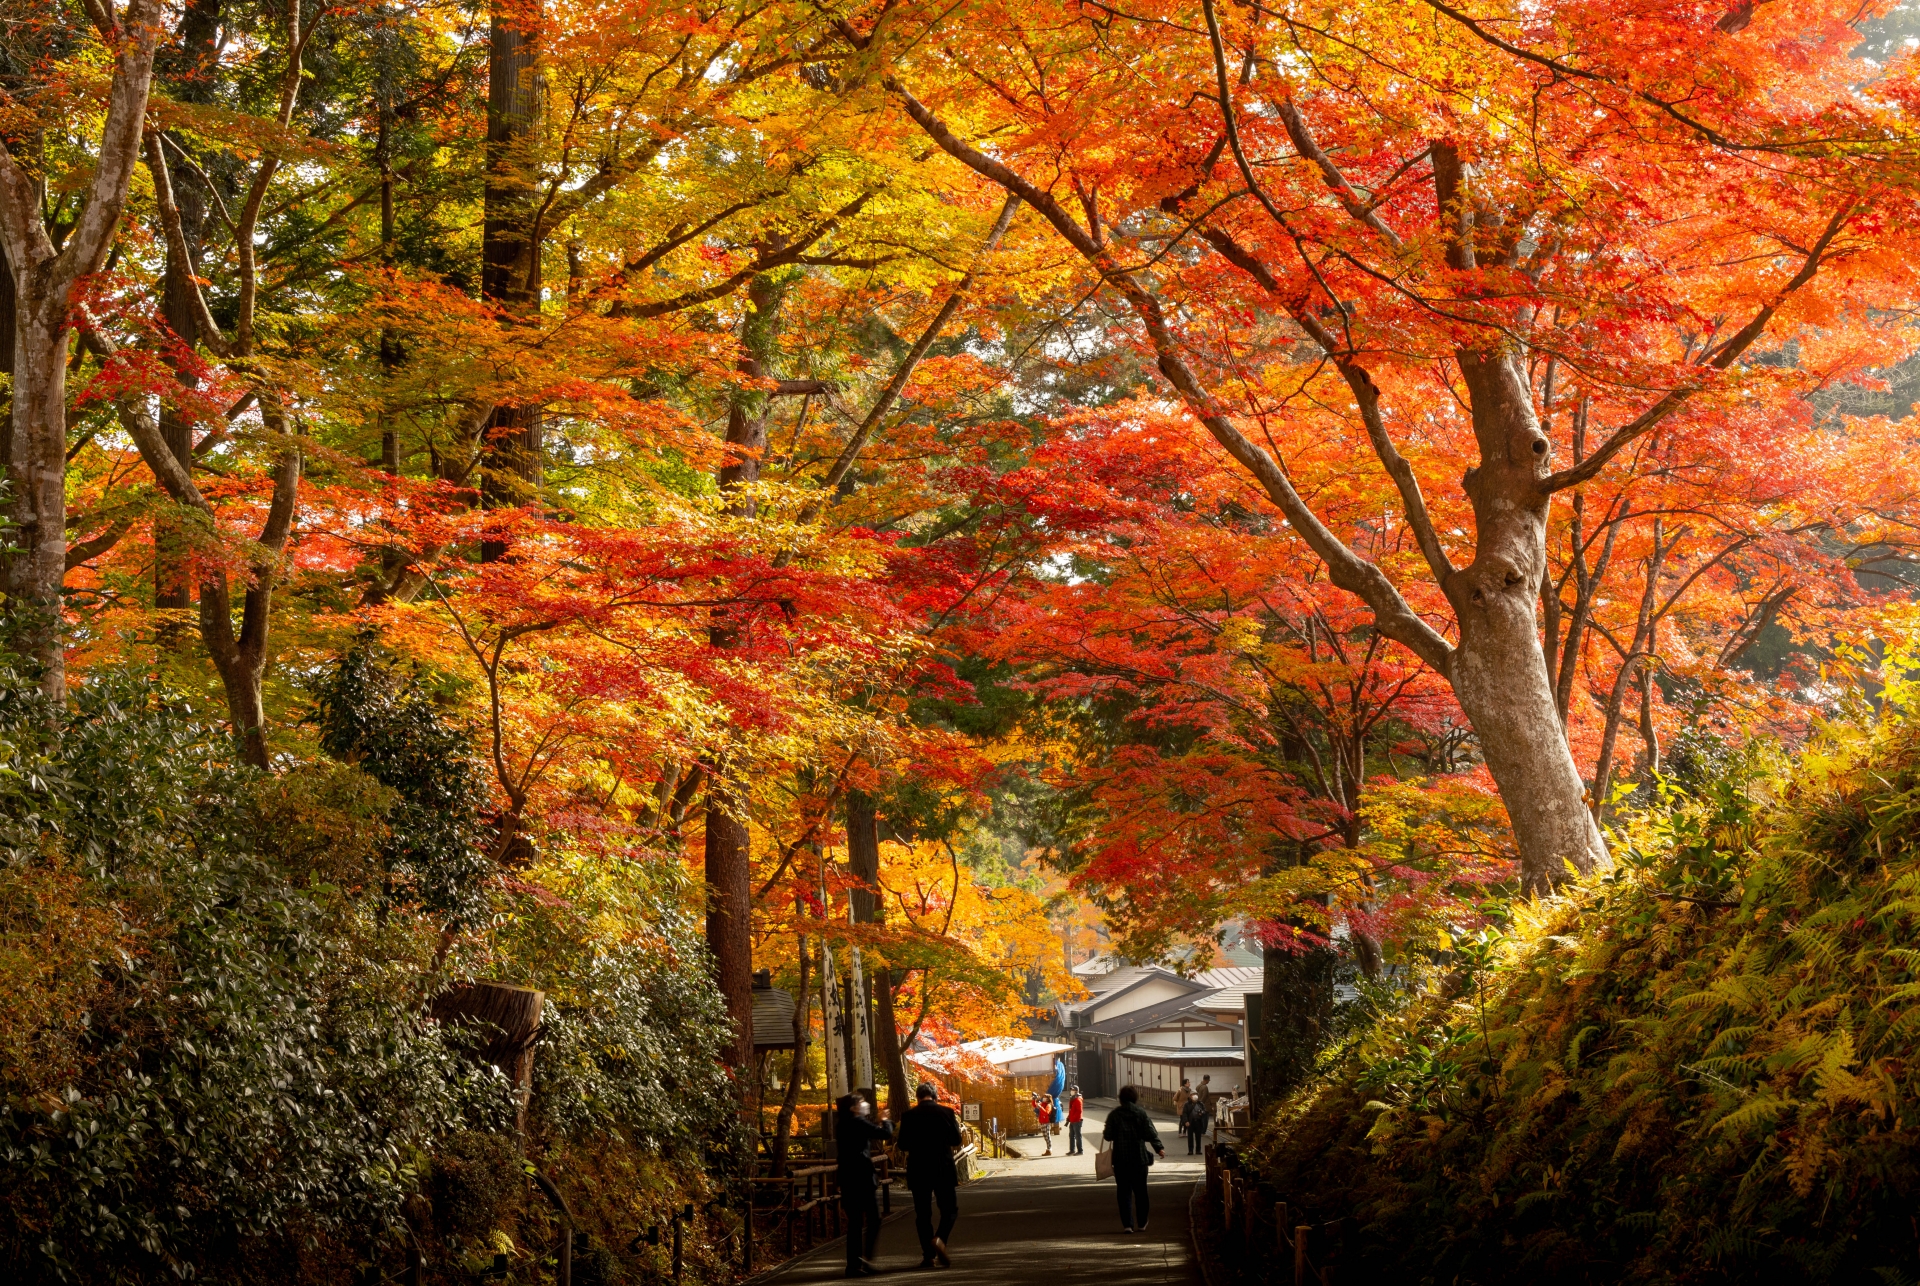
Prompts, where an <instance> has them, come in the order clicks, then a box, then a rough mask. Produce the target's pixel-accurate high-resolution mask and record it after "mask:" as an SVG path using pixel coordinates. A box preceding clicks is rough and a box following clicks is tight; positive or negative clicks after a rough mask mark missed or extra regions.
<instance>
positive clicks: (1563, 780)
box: [1445, 353, 1606, 890]
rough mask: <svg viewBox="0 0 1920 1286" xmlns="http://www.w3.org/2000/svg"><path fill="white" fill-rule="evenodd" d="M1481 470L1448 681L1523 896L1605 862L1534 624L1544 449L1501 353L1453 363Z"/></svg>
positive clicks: (1455, 596)
mask: <svg viewBox="0 0 1920 1286" xmlns="http://www.w3.org/2000/svg"><path fill="white" fill-rule="evenodd" d="M1459 362H1460V370H1461V373H1462V375H1463V376H1464V378H1465V381H1466V385H1467V390H1468V395H1469V399H1470V402H1471V405H1472V407H1473V428H1474V436H1475V437H1476V438H1477V439H1478V443H1479V448H1480V464H1479V465H1478V467H1476V468H1474V469H1472V470H1470V471H1469V472H1468V474H1467V477H1466V491H1467V498H1468V499H1469V501H1471V502H1472V505H1473V511H1474V518H1475V522H1476V526H1477V532H1476V534H1477V536H1478V541H1477V543H1476V545H1475V549H1474V558H1473V562H1472V563H1471V564H1469V565H1468V566H1467V567H1465V568H1462V569H1461V570H1460V571H1458V572H1457V573H1455V574H1454V576H1453V577H1452V578H1451V579H1450V583H1449V584H1448V585H1447V586H1446V590H1447V597H1448V598H1449V599H1450V600H1451V601H1452V603H1453V607H1454V611H1455V613H1456V614H1457V618H1458V620H1459V626H1460V639H1459V642H1458V643H1457V644H1456V645H1455V646H1454V648H1453V652H1452V655H1451V656H1450V657H1449V658H1448V663H1447V667H1446V671H1445V673H1446V676H1447V678H1448V680H1449V681H1450V682H1451V683H1452V684H1453V691H1454V695H1455V697H1457V698H1458V699H1459V702H1460V708H1461V709H1462V710H1463V711H1465V712H1466V715H1467V718H1468V719H1470V720H1471V721H1472V722H1473V730H1474V733H1475V734H1476V735H1477V736H1478V737H1479V739H1480V748H1481V753H1482V754H1483V755H1485V757H1486V761H1487V768H1488V770H1489V771H1490V772H1492V774H1493V779H1494V781H1495V783H1497V784H1498V785H1499V787H1500V797H1501V799H1502V800H1503V801H1505V803H1506V806H1507V814H1508V816H1509V817H1510V818H1511V819H1512V822H1513V835H1514V842H1515V845H1516V847H1517V848H1518V849H1519V853H1520V867H1521V873H1522V878H1523V880H1524V882H1525V883H1526V885H1527V886H1528V887H1529V888H1530V889H1534V890H1539V889H1544V888H1547V887H1550V886H1551V885H1553V884H1555V883H1558V882H1559V881H1560V880H1561V879H1563V878H1565V877H1566V875H1567V874H1568V872H1569V871H1573V872H1578V873H1582V874H1584V873H1586V872H1588V871H1591V870H1593V869H1594V868H1595V867H1596V866H1598V865H1600V864H1602V863H1604V862H1605V861H1606V847H1605V845H1604V844H1603V843H1602V842H1601V838H1600V831H1599V828H1598V827H1597V826H1595V825H1594V820H1593V815H1592V813H1590V812H1589V811H1588V808H1587V790H1586V784H1585V783H1584V782H1583V781H1582V780H1581V779H1580V773H1579V770H1578V769H1577V768H1575V766H1574V762H1573V755H1572V752H1571V751H1570V749H1569V748H1568V745H1567V737H1566V731H1565V728H1564V725H1563V724H1562V723H1561V720H1560V710H1559V706H1558V704H1557V703H1556V701H1555V699H1554V692H1553V685H1552V683H1551V682H1550V680H1549V678H1548V674H1547V658H1546V654H1545V652H1544V651H1542V649H1541V643H1540V627H1539V623H1538V619H1537V618H1536V616H1535V608H1536V605H1537V604H1538V601H1539V589H1540V583H1541V579H1542V577H1543V576H1544V575H1545V572H1546V565H1547V502H1548V492H1547V490H1546V488H1545V486H1544V485H1543V484H1544V482H1545V480H1546V477H1547V473H1548V462H1549V450H1550V445H1549V443H1548V441H1547V438H1546V435H1545V434H1543V433H1542V432H1541V431H1540V425H1539V422H1538V420H1537V419H1536V418H1535V416H1534V412H1533V398H1532V395H1531V392H1530V391H1529V390H1528V388H1527V385H1526V382H1525V379H1524V377H1523V376H1522V375H1521V373H1520V371H1519V370H1518V369H1517V368H1516V367H1515V365H1514V362H1513V360H1512V359H1511V358H1510V357H1509V356H1508V355H1507V354H1505V353H1493V354H1484V353H1461V354H1459Z"/></svg>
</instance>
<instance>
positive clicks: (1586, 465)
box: [1540, 202, 1856, 492]
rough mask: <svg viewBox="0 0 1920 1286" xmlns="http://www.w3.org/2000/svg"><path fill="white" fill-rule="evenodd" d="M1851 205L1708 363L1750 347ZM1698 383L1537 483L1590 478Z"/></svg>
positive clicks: (1810, 270)
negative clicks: (1569, 466)
mask: <svg viewBox="0 0 1920 1286" xmlns="http://www.w3.org/2000/svg"><path fill="white" fill-rule="evenodd" d="M1855 208H1856V207H1855V206H1854V204H1853V203H1852V202H1848V203H1847V204H1846V205H1844V206H1842V207H1841V208H1840V209H1839V210H1837V211H1835V212H1834V215H1833V217H1832V218H1831V219H1829V220H1827V227H1826V231H1824V232H1822V233H1821V234H1820V239H1819V240H1818V241H1816V242H1814V243H1813V247H1812V248H1811V249H1810V250H1808V251H1807V254H1806V258H1805V260H1804V261H1803V262H1802V263H1801V265H1800V271H1798V272H1796V273H1795V274H1793V278H1792V280H1790V281H1788V282H1787V284H1786V285H1784V286H1782V287H1781V288H1780V289H1779V290H1778V291H1776V292H1774V296H1773V298H1772V299H1770V300H1768V301H1767V303H1766V306H1765V307H1763V308H1761V309H1760V311H1759V312H1757V313H1755V314H1754V316H1753V320H1752V321H1749V322H1748V323H1747V324H1746V325H1745V326H1742V327H1741V328H1740V330H1739V332H1738V333H1736V334H1735V335H1734V336H1733V337H1732V338H1731V339H1729V340H1727V342H1726V343H1724V344H1722V345H1720V347H1719V348H1717V349H1715V350H1713V356H1712V357H1711V358H1710V359H1708V361H1707V365H1708V366H1709V367H1711V368H1713V369H1714V370H1716V371H1724V370H1726V369H1727V368H1728V367H1730V366H1732V365H1733V364H1734V362H1735V361H1737V360H1739V358H1740V355H1741V354H1742V353H1744V352H1746V351H1747V349H1748V348H1750V347H1752V345H1753V342H1754V341H1755V340H1757V339H1759V338H1760V336H1761V335H1762V334H1764V333H1765V332H1766V329H1767V324H1768V323H1769V322H1771V321H1772V320H1773V318H1774V315H1775V314H1776V313H1778V312H1779V311H1780V306H1781V305H1782V304H1784V303H1786V301H1787V299H1788V297H1789V296H1791V295H1792V294H1793V293H1794V292H1795V291H1796V290H1799V289H1800V288H1801V287H1802V286H1804V285H1806V284H1807V283H1808V282H1810V281H1812V280H1813V278H1814V276H1815V275H1816V274H1817V273H1818V272H1819V271H1820V265H1821V263H1822V262H1823V261H1824V260H1825V258H1826V255H1827V251H1828V250H1829V249H1831V248H1832V246H1833V242H1834V238H1836V237H1838V236H1839V235H1840V230H1841V229H1842V228H1843V227H1845V226H1846V222H1847V220H1848V219H1849V218H1851V217H1852V216H1853V213H1854V210H1855ZM1702 387H1703V385H1701V384H1684V385H1682V386H1680V387H1679V388H1677V389H1673V390H1672V391H1670V392H1669V393H1667V394H1666V396H1664V397H1662V398H1661V399H1660V400H1659V401H1658V402H1655V403H1654V404H1653V405H1652V406H1650V407H1648V408H1647V409H1646V410H1645V411H1643V412H1641V413H1640V414H1639V415H1638V416H1636V417H1635V418H1634V419H1633V420H1632V421H1631V422H1629V423H1627V424H1624V425H1622V426H1620V427H1619V428H1618V429H1615V430H1614V431H1613V435H1612V436H1611V437H1609V438H1608V439H1607V440H1606V442H1604V443H1603V444H1602V445H1601V446H1600V449H1599V450H1597V451H1595V452H1594V453H1593V454H1592V455H1590V456H1588V457H1587V458H1586V459H1584V460H1582V461H1581V462H1580V463H1578V464H1576V465H1574V466H1573V467H1572V468H1570V469H1562V470H1560V471H1559V472H1558V473H1554V474H1551V475H1549V476H1548V477H1547V478H1546V480H1545V481H1544V482H1542V483H1541V484H1540V485H1541V487H1542V488H1543V489H1544V490H1546V491H1548V492H1554V491H1564V490H1565V489H1566V488H1568V487H1577V486H1579V485H1580V484H1581V483H1583V482H1586V481H1588V480H1590V479H1592V478H1593V477H1595V476H1596V475H1598V474H1599V472H1600V470H1602V469H1604V468H1605V467H1606V465H1607V462H1608V461H1609V460H1611V459H1613V457H1614V456H1616V455H1618V454H1620V451H1621V450H1622V448H1624V447H1626V446H1627V444H1628V443H1630V442H1632V441H1633V440H1634V439H1635V438H1640V437H1644V436H1645V435H1646V434H1648V433H1650V432H1652V431H1653V430H1654V429H1655V428H1656V427H1658V426H1659V425H1660V424H1661V423H1662V422H1663V421H1665V420H1666V419H1667V418H1668V417H1669V416H1671V415H1672V414H1673V413H1674V412H1675V411H1678V410H1679V409H1680V408H1681V407H1682V406H1684V405H1686V403H1687V401H1688V400H1689V399H1690V398H1692V397H1693V395H1694V394H1695V393H1698V392H1699V391H1700V389H1701V388H1702Z"/></svg>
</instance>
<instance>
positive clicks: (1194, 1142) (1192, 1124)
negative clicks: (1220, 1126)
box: [1180, 1098, 1206, 1156]
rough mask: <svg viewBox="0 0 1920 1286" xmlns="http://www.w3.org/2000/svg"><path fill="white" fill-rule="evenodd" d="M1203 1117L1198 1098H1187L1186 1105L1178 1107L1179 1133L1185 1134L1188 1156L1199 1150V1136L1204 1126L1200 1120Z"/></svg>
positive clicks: (1203, 1118) (1202, 1119)
mask: <svg viewBox="0 0 1920 1286" xmlns="http://www.w3.org/2000/svg"><path fill="white" fill-rule="evenodd" d="M1205 1119H1206V1117H1205V1115H1204V1114H1203V1113H1202V1112H1201V1111H1200V1100H1198V1099H1191V1098H1190V1099H1188V1100H1187V1105H1186V1106H1185V1107H1183V1108H1181V1109H1180V1133H1182V1134H1184V1135H1186V1136H1187V1155H1188V1156H1192V1155H1193V1154H1194V1153H1195V1152H1198V1151H1200V1136H1201V1134H1202V1133H1203V1132H1204V1130H1205V1128H1206V1127H1205V1126H1204V1125H1202V1124H1201V1122H1203V1121H1204V1120H1205Z"/></svg>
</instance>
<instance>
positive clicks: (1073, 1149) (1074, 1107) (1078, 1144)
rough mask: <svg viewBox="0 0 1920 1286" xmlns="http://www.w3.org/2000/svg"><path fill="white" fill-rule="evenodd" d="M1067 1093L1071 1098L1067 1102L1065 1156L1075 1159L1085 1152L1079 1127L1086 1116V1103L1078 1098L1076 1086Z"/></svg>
mask: <svg viewBox="0 0 1920 1286" xmlns="http://www.w3.org/2000/svg"><path fill="white" fill-rule="evenodd" d="M1067 1092H1068V1093H1069V1094H1071V1095H1072V1096H1073V1097H1071V1098H1069V1099H1068V1100H1067V1155H1068V1156H1070V1157H1077V1156H1079V1155H1081V1154H1082V1153H1084V1152H1085V1151H1086V1150H1087V1145H1086V1144H1085V1143H1083V1142H1082V1141H1081V1139H1080V1126H1081V1124H1082V1118H1083V1117H1085V1116H1086V1114H1087V1101H1086V1100H1085V1099H1083V1098H1081V1097H1080V1087H1079V1086H1078V1085H1075V1086H1074V1087H1073V1088H1072V1089H1070V1090H1068V1091H1067Z"/></svg>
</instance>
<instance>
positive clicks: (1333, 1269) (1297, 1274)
mask: <svg viewBox="0 0 1920 1286" xmlns="http://www.w3.org/2000/svg"><path fill="white" fill-rule="evenodd" d="M1206 1160H1207V1184H1206V1192H1207V1204H1208V1207H1209V1214H1210V1215H1211V1216H1212V1218H1211V1219H1209V1221H1208V1223H1209V1225H1210V1228H1209V1231H1211V1232H1214V1233H1216V1234H1217V1237H1216V1240H1215V1244H1214V1247H1213V1248H1214V1249H1215V1250H1216V1251H1217V1252H1218V1253H1219V1256H1220V1259H1221V1260H1222V1261H1223V1263H1224V1264H1225V1265H1226V1266H1227V1267H1228V1268H1229V1269H1230V1270H1231V1271H1232V1272H1233V1273H1234V1274H1235V1276H1236V1277H1237V1279H1238V1280H1239V1282H1241V1283H1243V1284H1244V1286H1285V1284H1286V1283H1288V1282H1291V1283H1292V1286H1333V1283H1334V1281H1335V1278H1336V1275H1337V1270H1338V1268H1339V1264H1340V1259H1341V1252H1342V1250H1343V1249H1344V1248H1345V1241H1346V1221H1345V1220H1344V1219H1335V1220H1332V1221H1330V1222H1326V1223H1317V1224H1316V1223H1303V1222H1299V1221H1298V1220H1297V1217H1296V1215H1295V1213H1294V1212H1293V1211H1292V1210H1290V1209H1289V1208H1288V1205H1287V1203H1286V1202H1285V1201H1282V1200H1279V1199H1278V1198H1277V1197H1276V1196H1275V1195H1274V1193H1273V1191H1272V1190H1271V1189H1270V1188H1268V1187H1266V1186H1265V1185H1263V1184H1261V1183H1260V1182H1258V1181H1257V1180H1255V1179H1253V1178H1251V1177H1250V1176H1249V1175H1248V1173H1247V1171H1246V1169H1245V1167H1244V1166H1243V1165H1242V1164H1241V1161H1240V1156H1239V1153H1238V1152H1237V1151H1236V1150H1235V1149H1233V1148H1231V1147H1227V1146H1222V1145H1218V1144H1213V1143H1209V1144H1208V1145H1207V1152H1206ZM1214 1286H1227V1283H1224V1282H1216V1283H1214Z"/></svg>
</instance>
